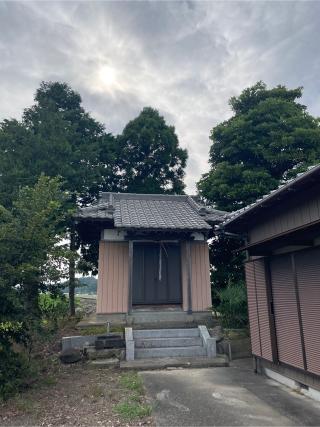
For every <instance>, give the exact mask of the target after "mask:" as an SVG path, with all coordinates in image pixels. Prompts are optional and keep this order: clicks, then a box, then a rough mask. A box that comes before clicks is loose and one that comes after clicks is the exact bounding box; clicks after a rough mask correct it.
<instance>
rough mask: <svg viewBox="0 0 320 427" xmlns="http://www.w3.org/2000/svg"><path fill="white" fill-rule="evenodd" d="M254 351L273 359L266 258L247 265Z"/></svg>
mask: <svg viewBox="0 0 320 427" xmlns="http://www.w3.org/2000/svg"><path fill="white" fill-rule="evenodd" d="M245 270H246V283H247V293H248V311H249V323H250V332H251V347H252V353H253V354H254V355H256V356H261V357H263V358H265V359H267V360H270V361H272V360H273V355H272V344H271V333H270V318H269V307H268V298H267V282H266V274H265V264H264V259H257V260H255V261H251V262H247V263H246V265H245Z"/></svg>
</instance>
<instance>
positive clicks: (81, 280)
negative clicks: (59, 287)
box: [63, 276, 98, 294]
mask: <svg viewBox="0 0 320 427" xmlns="http://www.w3.org/2000/svg"><path fill="white" fill-rule="evenodd" d="M77 281H78V284H77V286H76V294H96V293H97V282H98V281H97V279H96V278H95V277H93V276H85V277H78V278H77ZM64 285H65V286H66V287H65V288H64V289H63V292H68V282H65V283H64Z"/></svg>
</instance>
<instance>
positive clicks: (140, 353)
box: [134, 346, 206, 359]
mask: <svg viewBox="0 0 320 427" xmlns="http://www.w3.org/2000/svg"><path fill="white" fill-rule="evenodd" d="M198 356H206V349H205V348H204V347H201V346H192V347H159V348H137V349H135V352H134V357H135V359H144V358H146V359H147V358H153V357H158V358H159V357H198Z"/></svg>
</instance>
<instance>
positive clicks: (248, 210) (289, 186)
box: [221, 164, 320, 230]
mask: <svg viewBox="0 0 320 427" xmlns="http://www.w3.org/2000/svg"><path fill="white" fill-rule="evenodd" d="M319 178H320V164H319V165H315V166H310V167H309V168H308V170H307V171H306V172H303V173H299V174H298V175H297V176H296V177H295V178H293V179H290V180H288V181H285V182H284V183H283V184H281V185H280V186H279V187H278V188H276V189H274V190H272V191H271V192H270V193H268V194H266V195H264V196H262V197H261V198H260V199H258V200H256V201H255V202H254V203H251V204H250V205H248V206H246V207H245V208H242V209H239V210H238V211H235V212H231V213H229V214H228V215H227V216H226V217H225V220H224V222H222V224H221V226H222V227H224V228H226V229H230V230H236V229H239V228H241V226H242V224H243V223H246V224H248V223H249V224H250V222H251V221H252V219H253V218H255V221H256V219H257V215H259V214H260V213H262V212H263V213H264V214H266V213H267V212H270V213H272V209H273V207H274V206H275V205H278V204H281V203H285V201H286V200H287V199H288V198H289V197H291V196H292V195H296V194H297V192H298V191H303V190H304V189H307V188H309V187H310V185H314V184H317V183H318V182H319Z"/></svg>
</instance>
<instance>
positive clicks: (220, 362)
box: [120, 354, 229, 370]
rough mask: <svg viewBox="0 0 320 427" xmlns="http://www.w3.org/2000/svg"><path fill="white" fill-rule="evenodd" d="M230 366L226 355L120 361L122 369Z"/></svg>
mask: <svg viewBox="0 0 320 427" xmlns="http://www.w3.org/2000/svg"><path fill="white" fill-rule="evenodd" d="M218 366H219V367H220V366H221V367H223V366H229V361H228V358H227V357H226V355H224V354H223V355H219V356H217V357H214V358H212V359H208V358H207V357H162V358H156V357H153V358H150V359H138V360H131V361H126V360H123V361H121V362H120V368H121V369H129V370H131V369H136V370H146V369H166V368H169V369H170V368H171V369H172V368H208V367H218Z"/></svg>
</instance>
